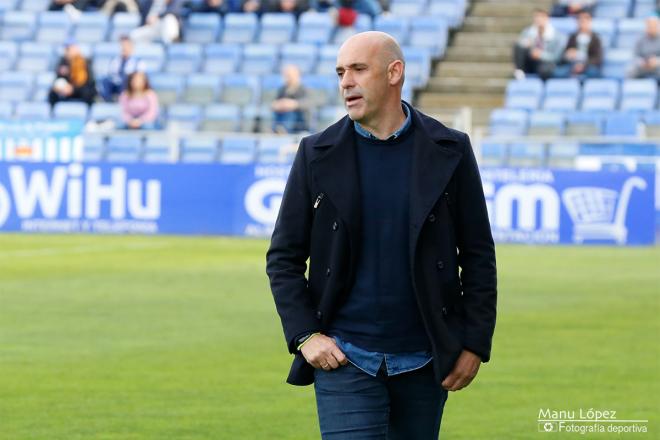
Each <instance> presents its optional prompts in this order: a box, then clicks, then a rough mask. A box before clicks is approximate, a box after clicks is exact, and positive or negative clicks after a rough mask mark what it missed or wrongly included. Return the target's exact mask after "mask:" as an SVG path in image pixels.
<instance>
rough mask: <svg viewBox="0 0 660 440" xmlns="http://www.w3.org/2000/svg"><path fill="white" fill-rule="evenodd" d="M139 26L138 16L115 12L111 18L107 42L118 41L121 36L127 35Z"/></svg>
mask: <svg viewBox="0 0 660 440" xmlns="http://www.w3.org/2000/svg"><path fill="white" fill-rule="evenodd" d="M138 26H140V14H131V13H128V12H117V13H116V14H115V15H113V16H112V21H111V26H110V32H109V34H110V35H109V41H118V40H119V37H120V36H122V35H128V34H130V33H131V31H132V30H133V29H135V28H137V27H138Z"/></svg>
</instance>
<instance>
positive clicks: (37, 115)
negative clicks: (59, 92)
mask: <svg viewBox="0 0 660 440" xmlns="http://www.w3.org/2000/svg"><path fill="white" fill-rule="evenodd" d="M16 117H17V118H19V119H28V120H31V121H35V120H38V121H46V120H49V119H50V105H49V104H48V103H47V102H25V101H24V102H19V103H17V104H16Z"/></svg>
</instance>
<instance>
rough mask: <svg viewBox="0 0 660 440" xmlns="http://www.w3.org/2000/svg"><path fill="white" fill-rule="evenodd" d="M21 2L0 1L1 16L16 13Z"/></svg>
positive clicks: (12, 0) (16, 0) (14, 0)
mask: <svg viewBox="0 0 660 440" xmlns="http://www.w3.org/2000/svg"><path fill="white" fill-rule="evenodd" d="M18 1H19V0H0V14H2V13H4V12H5V11H14V10H16V6H17V4H18Z"/></svg>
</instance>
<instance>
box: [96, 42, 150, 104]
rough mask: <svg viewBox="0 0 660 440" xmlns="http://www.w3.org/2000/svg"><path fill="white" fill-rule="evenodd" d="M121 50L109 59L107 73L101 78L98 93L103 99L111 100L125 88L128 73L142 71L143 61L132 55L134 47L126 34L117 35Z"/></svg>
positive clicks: (143, 68)
mask: <svg viewBox="0 0 660 440" xmlns="http://www.w3.org/2000/svg"><path fill="white" fill-rule="evenodd" d="M119 44H120V46H121V52H120V54H119V56H117V57H115V58H113V59H112V61H110V66H109V68H108V75H107V76H105V77H104V78H103V79H102V80H101V87H100V90H99V93H100V95H101V97H102V98H103V100H104V101H106V102H112V101H115V98H116V97H117V96H118V95H119V94H120V93H121V92H123V91H124V89H125V88H126V80H127V78H128V75H130V74H131V73H133V72H138V71H140V72H144V71H145V69H146V66H145V64H144V62H143V61H141V60H140V59H139V58H137V57H135V56H134V55H133V51H134V47H133V42H132V41H131V39H130V37H129V36H128V35H122V36H120V37H119Z"/></svg>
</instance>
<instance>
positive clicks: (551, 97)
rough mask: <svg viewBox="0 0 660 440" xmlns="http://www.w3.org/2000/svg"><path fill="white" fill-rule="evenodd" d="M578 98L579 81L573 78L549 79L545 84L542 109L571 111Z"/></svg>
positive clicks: (575, 106) (574, 107)
mask: <svg viewBox="0 0 660 440" xmlns="http://www.w3.org/2000/svg"><path fill="white" fill-rule="evenodd" d="M579 99H580V82H579V81H578V80H577V79H575V78H571V79H549V80H547V81H546V84H545V99H544V101H543V110H554V111H572V110H575V109H576V108H577V104H578V101H579Z"/></svg>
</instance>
